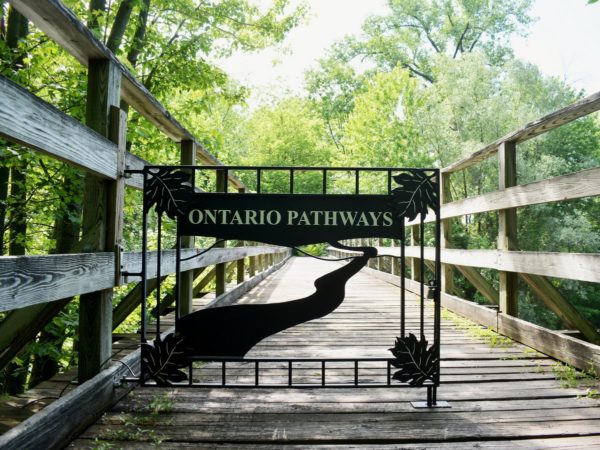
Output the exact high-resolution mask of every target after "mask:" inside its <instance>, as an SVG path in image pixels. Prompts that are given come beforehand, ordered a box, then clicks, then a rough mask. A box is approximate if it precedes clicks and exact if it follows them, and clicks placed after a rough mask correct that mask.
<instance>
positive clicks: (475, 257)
mask: <svg viewBox="0 0 600 450" xmlns="http://www.w3.org/2000/svg"><path fill="white" fill-rule="evenodd" d="M384 250H385V248H382V249H381V251H382V252H383V251H384ZM405 251H406V255H407V256H409V257H416V258H418V257H419V248H418V247H406V249H405ZM434 258H435V252H434V248H433V247H427V248H425V259H427V260H431V261H432V260H434ZM442 262H444V263H446V264H452V265H455V266H466V267H484V268H488V269H495V270H504V271H508V272H519V273H530V274H533V275H542V276H546V277H554V278H566V279H569V280H579V281H590V282H593V283H600V271H598V270H597V269H596V268H597V267H600V253H560V252H526V251H500V250H462V249H445V250H444V251H443V252H442Z"/></svg>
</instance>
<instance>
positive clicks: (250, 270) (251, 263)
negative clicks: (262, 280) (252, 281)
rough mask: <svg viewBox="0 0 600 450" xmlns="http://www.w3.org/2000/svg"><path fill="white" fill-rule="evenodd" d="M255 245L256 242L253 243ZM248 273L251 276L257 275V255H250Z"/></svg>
mask: <svg viewBox="0 0 600 450" xmlns="http://www.w3.org/2000/svg"><path fill="white" fill-rule="evenodd" d="M252 245H253V246H255V245H256V242H253V243H252ZM248 275H249V276H250V278H252V277H253V276H255V275H256V256H250V258H249V261H248Z"/></svg>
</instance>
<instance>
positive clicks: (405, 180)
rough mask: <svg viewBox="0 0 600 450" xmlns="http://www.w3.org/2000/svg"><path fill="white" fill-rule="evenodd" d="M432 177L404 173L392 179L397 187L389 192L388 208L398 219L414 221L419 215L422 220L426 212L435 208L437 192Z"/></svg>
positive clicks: (419, 173) (424, 174) (418, 173)
mask: <svg viewBox="0 0 600 450" xmlns="http://www.w3.org/2000/svg"><path fill="white" fill-rule="evenodd" d="M434 177H435V174H432V175H427V174H426V173H425V172H404V173H401V174H400V175H396V176H394V177H393V178H394V181H395V182H396V183H398V184H399V186H398V187H397V188H395V189H394V190H392V192H391V195H392V201H391V204H390V207H391V208H392V209H393V210H394V212H395V213H396V215H397V216H398V217H399V218H403V217H406V218H407V219H408V220H414V219H416V218H417V216H418V215H419V214H420V215H421V218H422V219H424V218H425V216H426V215H427V210H428V209H429V208H432V209H434V208H435V205H437V204H438V192H437V184H436V183H435V181H434Z"/></svg>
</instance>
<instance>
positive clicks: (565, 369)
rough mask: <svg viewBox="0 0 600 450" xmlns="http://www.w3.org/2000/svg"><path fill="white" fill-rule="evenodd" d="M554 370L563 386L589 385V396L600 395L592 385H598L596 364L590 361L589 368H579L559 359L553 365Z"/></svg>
mask: <svg viewBox="0 0 600 450" xmlns="http://www.w3.org/2000/svg"><path fill="white" fill-rule="evenodd" d="M552 372H553V373H554V376H555V377H556V379H557V380H558V381H559V382H560V385H561V387H563V388H578V387H580V386H582V385H583V386H584V387H588V388H589V389H588V393H587V395H586V396H587V397H590V398H596V397H598V391H597V390H596V389H593V388H592V387H595V386H597V383H598V380H599V378H598V374H597V373H596V370H595V368H594V366H593V365H592V364H591V363H589V365H588V369H586V370H578V369H576V368H575V367H573V366H571V365H569V364H564V363H561V362H559V361H557V362H556V363H555V364H554V366H552Z"/></svg>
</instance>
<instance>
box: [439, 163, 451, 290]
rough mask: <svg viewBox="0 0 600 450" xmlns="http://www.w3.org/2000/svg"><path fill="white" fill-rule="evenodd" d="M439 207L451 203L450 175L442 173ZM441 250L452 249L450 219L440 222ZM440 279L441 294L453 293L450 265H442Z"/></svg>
mask: <svg viewBox="0 0 600 450" xmlns="http://www.w3.org/2000/svg"><path fill="white" fill-rule="evenodd" d="M441 177H442V179H441V183H440V187H441V190H442V192H441V198H440V199H441V202H440V203H441V205H443V204H444V203H450V202H452V193H451V192H450V174H449V173H442V174H441ZM441 222H442V223H441V225H442V228H441V231H442V233H441V235H442V236H441V242H440V245H441V248H442V249H444V248H451V247H452V219H444V220H442V221H441ZM441 276H442V279H441V289H442V292H445V293H446V294H453V293H454V272H453V269H452V266H451V265H450V264H442V274H441Z"/></svg>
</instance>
